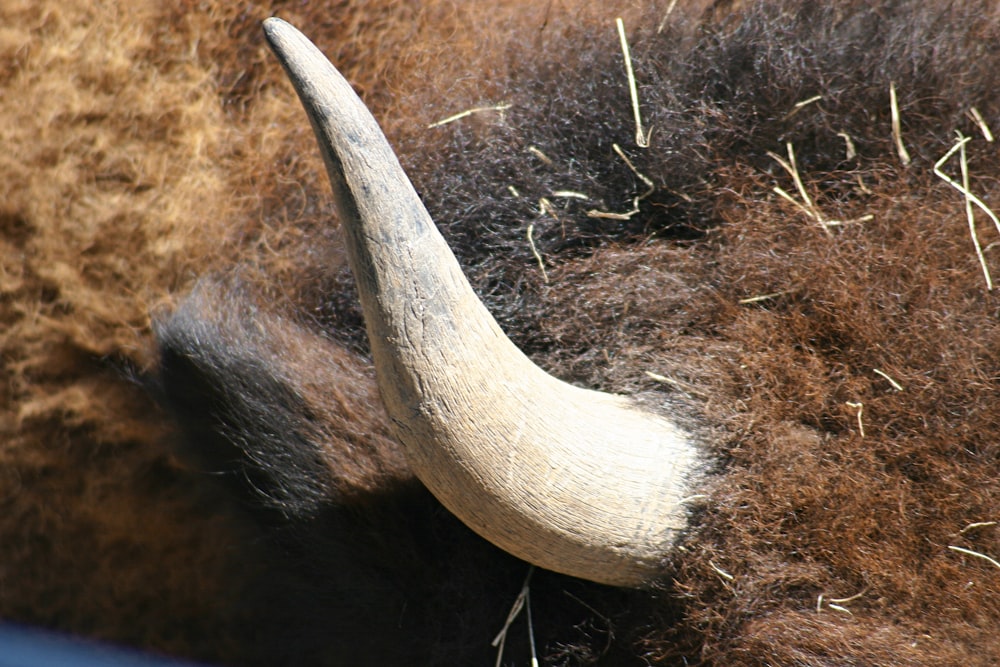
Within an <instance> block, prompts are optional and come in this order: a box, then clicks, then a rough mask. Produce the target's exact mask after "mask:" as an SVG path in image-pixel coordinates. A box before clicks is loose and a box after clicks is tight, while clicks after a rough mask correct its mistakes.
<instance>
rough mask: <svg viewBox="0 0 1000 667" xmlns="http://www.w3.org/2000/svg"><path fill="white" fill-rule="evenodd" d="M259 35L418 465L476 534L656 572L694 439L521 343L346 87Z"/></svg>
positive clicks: (282, 32)
mask: <svg viewBox="0 0 1000 667" xmlns="http://www.w3.org/2000/svg"><path fill="white" fill-rule="evenodd" d="M264 30H265V33H266V36H267V39H268V41H269V42H270V45H271V47H272V49H273V50H274V52H275V54H276V55H277V56H278V58H279V60H280V61H281V63H282V65H283V66H284V68H285V71H286V72H287V73H288V76H289V77H290V79H291V81H292V83H293V85H294V86H295V89H296V90H297V92H298V94H299V97H300V99H301V101H302V104H303V106H304V107H305V109H306V112H307V114H308V116H309V119H310V121H311V123H312V126H313V129H314V130H315V132H316V136H317V140H318V142H319V145H320V150H321V152H322V154H323V159H324V161H325V162H326V167H327V171H328V173H329V176H330V181H331V184H332V187H333V193H334V197H335V199H336V204H337V207H338V211H339V213H340V217H341V222H342V224H343V226H344V234H345V238H346V242H347V244H348V253H349V258H350V262H351V268H352V270H353V272H354V275H355V278H356V280H357V283H358V290H359V294H360V298H361V304H362V308H363V310H364V316H365V322H366V325H367V328H368V337H369V340H370V342H371V349H372V355H373V357H374V360H375V369H376V373H377V375H378V384H379V388H380V390H381V393H382V397H383V400H384V401H385V405H386V408H387V410H388V413H389V416H390V417H391V419H392V421H393V424H394V429H395V435H396V437H397V438H398V440H399V441H400V442H401V443H402V444H403V446H404V447H405V448H406V451H407V455H408V457H409V460H410V463H411V465H412V466H413V469H414V471H415V473H416V474H417V476H418V477H419V478H420V479H421V480H422V481H423V483H424V484H426V485H427V487H428V488H429V489H430V490H431V492H432V493H434V494H435V496H437V498H438V499H439V500H440V501H441V502H442V503H443V504H444V505H445V506H446V507H447V508H448V509H449V510H450V511H451V512H453V513H454V514H455V515H457V516H458V517H459V518H460V519H461V520H462V521H464V522H465V523H466V524H467V525H468V526H470V527H471V528H472V529H473V530H475V531H476V532H478V533H479V534H480V535H482V536H483V537H485V538H486V539H488V540H490V541H491V542H493V543H494V544H496V545H497V546H499V547H501V548H503V549H505V550H506V551H508V552H510V553H512V554H514V555H516V556H518V557H520V558H523V559H524V560H527V561H529V562H531V563H534V564H536V565H538V566H540V567H544V568H547V569H551V570H555V571H557V572H562V573H565V574H569V575H574V576H577V577H582V578H584V579H589V580H592V581H596V582H601V583H606V584H613V585H622V586H638V585H643V584H644V583H647V582H649V581H650V580H652V579H654V578H655V577H656V575H657V573H658V572H659V571H660V569H661V567H662V564H663V560H664V558H665V557H666V556H668V555H669V552H670V549H671V546H672V543H673V541H674V539H675V537H676V534H677V532H678V531H679V530H681V529H683V528H684V527H685V524H686V512H685V508H684V507H683V500H684V498H685V497H686V496H688V495H690V494H691V493H692V492H691V490H690V488H691V484H692V483H693V480H694V478H695V477H696V471H697V470H698V467H699V457H698V453H697V449H696V447H695V445H694V444H693V442H692V441H691V439H690V438H689V437H688V436H687V435H686V434H685V433H684V432H683V431H682V430H681V429H680V428H678V427H677V426H675V425H673V424H672V423H670V422H669V421H667V420H666V419H665V418H662V417H659V416H656V415H653V414H650V413H647V412H643V411H641V410H639V409H638V408H636V407H634V405H633V404H632V403H631V402H630V401H629V400H628V399H626V398H623V397H620V396H614V395H610V394H604V393H600V392H596V391H591V390H586V389H580V388H577V387H573V386H572V385H569V384H566V383H564V382H561V381H559V380H557V379H555V378H553V377H551V376H550V375H548V374H546V373H545V372H544V371H542V370H541V369H540V368H538V367H537V366H536V365H535V364H534V363H532V362H531V360H529V359H528V358H527V357H526V356H525V355H524V354H522V353H521V351H520V350H518V349H517V348H516V347H515V346H514V344H513V343H512V342H511V341H510V340H509V339H508V338H507V337H506V336H505V335H504V333H503V331H501V330H500V327H499V326H498V325H497V323H496V321H495V320H494V319H493V317H492V316H491V315H490V313H489V312H488V311H487V310H486V307H485V306H484V305H483V304H482V303H481V302H480V301H479V299H478V297H477V296H476V294H475V293H474V292H473V290H472V288H471V286H470V285H469V283H468V281H467V280H466V279H465V276H464V275H463V273H462V271H461V268H460V267H459V265H458V262H457V261H456V259H455V257H454V255H453V254H452V252H451V250H450V249H449V248H448V245H447V243H446V242H445V240H444V238H443V237H442V236H441V234H440V233H439V232H438V230H437V228H436V227H435V225H434V223H433V221H432V220H431V219H430V216H429V214H428V213H427V211H426V210H425V209H424V207H423V204H422V203H421V202H420V200H419V198H418V197H417V194H416V192H415V191H414V189H413V187H412V185H411V184H410V182H409V180H408V179H407V177H406V175H405V174H404V173H403V170H402V168H401V167H400V165H399V162H398V160H397V159H396V156H395V154H394V153H393V151H392V149H391V148H390V146H389V144H388V142H387V141H386V139H385V137H384V136H383V134H382V132H381V130H380V129H379V127H378V125H377V123H376V122H375V119H374V118H373V117H372V116H371V114H370V113H369V112H368V110H367V109H366V108H365V106H364V104H363V103H362V102H361V100H360V99H359V98H358V97H357V95H355V93H354V91H353V90H352V89H351V87H350V85H349V84H348V83H347V82H346V81H345V80H344V78H343V77H342V76H341V75H340V74H339V73H338V72H337V70H336V69H334V67H333V66H332V65H331V64H330V63H329V62H328V61H327V60H326V58H325V57H324V56H323V55H322V54H321V53H320V51H319V50H318V49H317V48H316V47H315V46H314V45H313V44H312V43H311V42H309V40H307V39H306V38H305V37H304V36H303V35H302V34H301V33H300V32H298V31H297V30H296V29H295V28H293V27H292V26H291V25H289V24H288V23H286V22H284V21H282V20H280V19H269V20H267V21H266V22H265V23H264Z"/></svg>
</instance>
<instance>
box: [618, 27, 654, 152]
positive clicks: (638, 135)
mask: <svg viewBox="0 0 1000 667" xmlns="http://www.w3.org/2000/svg"><path fill="white" fill-rule="evenodd" d="M615 25H616V26H617V27H618V38H619V40H621V43H622V54H623V55H624V56H625V74H626V76H627V77H628V92H629V95H630V96H631V98H632V114H633V115H634V116H635V145H636V146H638V147H639V148H649V136H650V135H651V134H652V130H650V131H649V132H646V131H644V130H643V129H642V114H640V113H639V90H638V88H636V85H635V72H634V71H633V70H632V55H631V53H629V48H628V38H626V37H625V22H624V21H622V19H621V17H618V18H616V19H615Z"/></svg>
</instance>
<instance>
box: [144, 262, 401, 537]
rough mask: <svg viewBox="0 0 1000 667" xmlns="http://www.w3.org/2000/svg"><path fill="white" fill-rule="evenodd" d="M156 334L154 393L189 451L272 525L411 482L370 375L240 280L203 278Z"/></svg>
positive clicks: (157, 326) (186, 452)
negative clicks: (179, 429)
mask: <svg viewBox="0 0 1000 667" xmlns="http://www.w3.org/2000/svg"><path fill="white" fill-rule="evenodd" d="M154 330H155V334H156V339H157V344H158V349H159V366H158V368H157V387H156V393H157V394H158V395H159V398H160V400H161V402H162V403H163V404H164V405H165V406H166V407H167V408H168V409H169V410H170V411H171V412H172V413H173V414H174V416H175V417H176V418H177V420H178V422H179V423H180V425H181V427H182V430H183V433H184V438H183V439H182V442H183V443H184V447H185V448H184V449H183V450H182V451H181V454H182V456H185V457H186V458H187V459H188V460H189V461H190V462H191V463H192V464H193V465H195V466H196V467H198V468H199V469H202V470H205V471H207V472H210V473H212V474H213V475H214V476H215V477H217V478H218V479H220V480H222V481H224V482H225V483H226V484H227V485H228V486H230V487H231V488H233V489H235V490H236V491H237V492H238V495H239V496H241V497H243V498H244V499H246V501H247V503H246V504H247V505H248V506H249V507H252V508H254V509H255V511H257V512H258V513H259V514H261V518H262V519H265V520H268V521H269V520H270V519H269V517H270V516H272V515H274V514H275V513H277V516H274V519H275V520H285V519H288V518H294V517H296V516H308V515H311V514H314V513H315V512H316V511H317V510H318V508H319V507H320V506H321V505H323V504H325V503H329V502H341V503H343V502H349V501H350V500H351V498H352V497H353V496H358V495H361V494H364V493H367V492H368V491H369V490H370V489H372V488H375V487H377V486H379V485H380V484H387V483H392V482H398V481H401V480H403V481H405V480H409V479H411V477H412V475H411V473H410V472H409V470H408V468H407V466H406V462H405V459H404V457H403V454H402V451H401V449H400V447H399V445H398V444H397V443H395V442H394V441H393V440H392V439H391V438H390V437H389V436H388V427H387V424H386V419H385V415H384V411H383V410H382V408H381V405H380V401H379V400H378V396H377V393H376V391H377V390H376V388H375V387H374V386H373V383H372V382H371V380H370V369H369V368H367V367H366V366H365V365H364V364H363V363H362V362H361V361H359V360H358V359H356V358H354V356H353V355H352V354H351V353H349V352H347V351H346V350H343V349H342V348H340V347H339V346H337V345H336V344H335V343H333V342H331V341H330V340H328V339H327V338H325V337H323V336H321V335H319V334H318V333H316V332H313V331H311V330H308V329H307V328H305V327H303V326H301V325H299V324H297V323H296V322H294V321H292V320H290V319H288V318H286V317H283V316H280V315H277V314H274V313H272V312H269V311H268V310H267V309H265V308H262V307H260V306H258V304H257V303H256V302H255V301H254V300H253V299H252V298H251V297H250V296H248V290H246V289H244V288H243V287H242V286H241V285H240V284H238V283H236V284H223V283H220V282H216V281H213V280H209V279H206V280H203V281H202V282H201V283H200V284H199V285H198V286H197V287H196V288H195V289H194V290H193V291H192V293H191V294H190V295H189V296H188V297H186V298H185V300H184V301H183V302H182V303H181V305H180V306H179V307H178V308H177V310H176V311H174V312H173V313H172V314H171V315H170V316H169V317H165V318H161V319H159V320H157V321H155V322H154Z"/></svg>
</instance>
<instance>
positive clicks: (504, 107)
mask: <svg viewBox="0 0 1000 667" xmlns="http://www.w3.org/2000/svg"><path fill="white" fill-rule="evenodd" d="M509 108H510V104H507V103H506V102H504V103H501V104H494V105H493V106H488V107H476V108H474V109H466V110H465V111H460V112H458V113H457V114H455V115H453V116H448V117H447V118H442V119H441V120H438V121H435V122H433V123H431V124H430V125H428V126H427V129H428V130H430V129H432V128H435V127H441V126H442V125H447V124H448V123H454V122H455V121H456V120H462V119H463V118H468V117H469V116H471V115H473V114H477V113H483V112H485V111H497V112H499V113H500V114H503V112H504V111H506V110H507V109H509ZM501 117H502V116H501Z"/></svg>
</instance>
